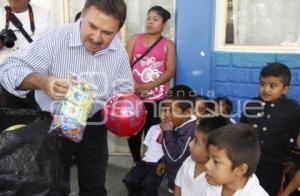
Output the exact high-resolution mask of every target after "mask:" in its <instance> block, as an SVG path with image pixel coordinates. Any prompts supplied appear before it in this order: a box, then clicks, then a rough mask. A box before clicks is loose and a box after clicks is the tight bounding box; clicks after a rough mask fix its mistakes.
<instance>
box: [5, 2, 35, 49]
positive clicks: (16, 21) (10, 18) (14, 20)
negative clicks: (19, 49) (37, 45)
mask: <svg viewBox="0 0 300 196" xmlns="http://www.w3.org/2000/svg"><path fill="white" fill-rule="evenodd" d="M4 9H5V10H6V24H5V28H6V29H8V25H9V21H11V22H12V23H13V24H14V25H15V26H16V27H17V28H18V29H19V30H20V31H21V33H22V34H23V35H24V37H25V38H26V40H27V41H28V42H29V43H31V42H32V41H33V40H32V39H31V37H30V35H28V33H27V32H26V31H25V29H24V28H23V24H22V22H21V21H20V20H19V19H18V18H17V17H16V16H15V15H14V14H13V13H12V11H11V8H10V7H9V6H5V7H4ZM28 10H29V19H30V28H31V31H32V33H33V34H34V31H35V26H34V19H33V11H32V7H31V6H30V4H28Z"/></svg>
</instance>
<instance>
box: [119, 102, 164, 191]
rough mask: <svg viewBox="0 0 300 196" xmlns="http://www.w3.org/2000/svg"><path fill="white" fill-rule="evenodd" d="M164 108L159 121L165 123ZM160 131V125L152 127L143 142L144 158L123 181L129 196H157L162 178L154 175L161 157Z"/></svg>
mask: <svg viewBox="0 0 300 196" xmlns="http://www.w3.org/2000/svg"><path fill="white" fill-rule="evenodd" d="M165 110H166V109H165V108H164V107H162V109H161V113H160V119H161V122H162V123H163V122H164V121H165V118H166V117H165ZM162 141H163V136H162V130H161V128H160V124H157V125H153V126H152V127H150V129H149V130H148V132H147V135H146V138H145V140H144V155H145V156H144V157H143V160H142V161H140V162H138V163H137V164H136V166H135V167H133V168H132V169H131V171H130V172H129V173H128V174H127V175H126V176H125V178H124V179H123V182H124V184H125V185H126V188H127V190H128V195H129V196H141V195H151V196H156V195H158V192H157V189H158V187H159V185H160V182H161V179H162V177H163V176H159V175H157V174H156V167H157V164H158V161H159V160H160V159H161V157H162V156H163V154H164V153H163V150H162Z"/></svg>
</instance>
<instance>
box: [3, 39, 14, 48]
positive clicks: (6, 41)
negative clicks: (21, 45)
mask: <svg viewBox="0 0 300 196" xmlns="http://www.w3.org/2000/svg"><path fill="white" fill-rule="evenodd" d="M3 44H4V45H5V46H6V47H8V48H12V47H14V45H15V41H14V39H12V38H11V37H5V38H4V40H3Z"/></svg>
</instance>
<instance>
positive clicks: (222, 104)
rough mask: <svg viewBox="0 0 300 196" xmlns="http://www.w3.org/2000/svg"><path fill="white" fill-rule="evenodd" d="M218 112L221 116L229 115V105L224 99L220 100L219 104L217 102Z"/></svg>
mask: <svg viewBox="0 0 300 196" xmlns="http://www.w3.org/2000/svg"><path fill="white" fill-rule="evenodd" d="M216 112H217V113H218V114H219V115H221V116H227V115H229V114H228V112H227V105H226V103H225V102H224V101H220V102H219V103H218V104H216Z"/></svg>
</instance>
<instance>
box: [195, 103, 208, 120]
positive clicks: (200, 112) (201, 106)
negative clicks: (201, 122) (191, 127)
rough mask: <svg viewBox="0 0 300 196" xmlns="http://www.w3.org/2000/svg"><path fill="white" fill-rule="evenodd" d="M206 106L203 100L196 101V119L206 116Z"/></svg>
mask: <svg viewBox="0 0 300 196" xmlns="http://www.w3.org/2000/svg"><path fill="white" fill-rule="evenodd" d="M206 109H207V107H206V104H205V102H204V101H203V100H197V101H196V106H195V116H196V117H197V119H201V118H203V116H204V115H205V114H206Z"/></svg>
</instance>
